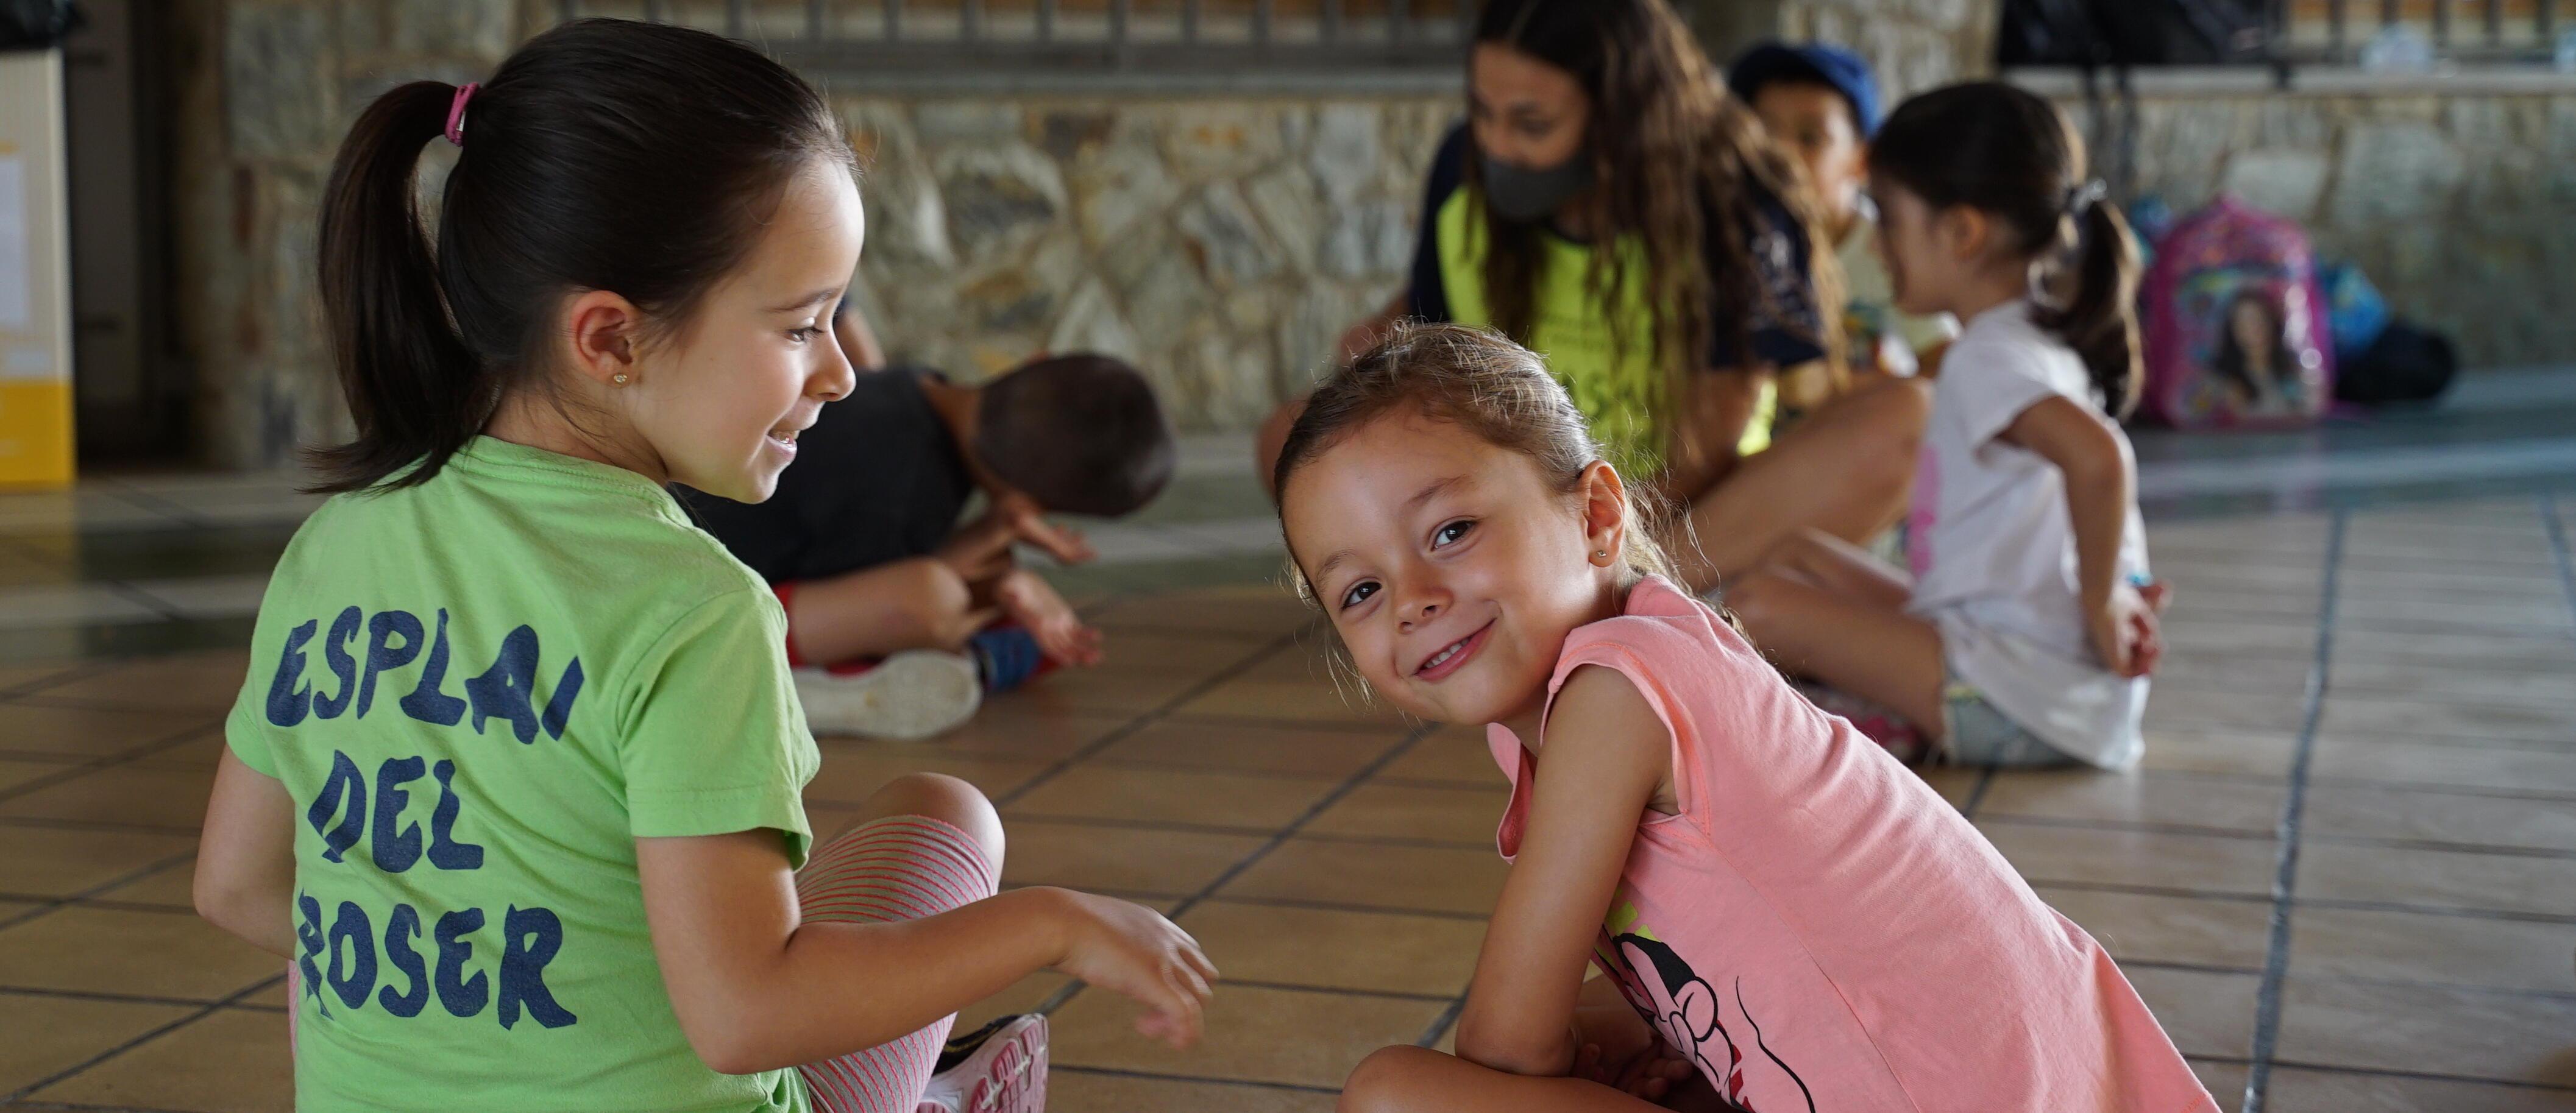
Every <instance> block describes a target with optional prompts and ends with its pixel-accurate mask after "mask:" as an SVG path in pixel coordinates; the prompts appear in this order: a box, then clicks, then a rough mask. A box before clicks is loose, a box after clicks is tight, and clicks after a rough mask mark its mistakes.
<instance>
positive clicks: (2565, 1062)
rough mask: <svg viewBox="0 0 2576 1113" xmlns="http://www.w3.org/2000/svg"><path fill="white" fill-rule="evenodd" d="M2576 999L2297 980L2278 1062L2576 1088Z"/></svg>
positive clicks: (2287, 992)
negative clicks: (2572, 1037) (2574, 1043)
mask: <svg viewBox="0 0 2576 1113" xmlns="http://www.w3.org/2000/svg"><path fill="white" fill-rule="evenodd" d="M2569 1032H2576V997H2535V996H2523V995H2516V994H2508V993H2496V992H2493V991H2490V990H2481V989H2454V988H2445V987H2440V986H2387V985H2367V984H2362V983H2357V982H2332V981H2317V980H2315V979H2310V978H2301V977H2297V976H2292V977H2290V978H2288V979H2286V980H2284V981H2283V983H2282V989H2281V1040H2280V1045H2279V1048H2278V1050H2277V1051H2276V1052H2275V1057H2276V1058H2278V1059H2280V1060H2282V1061H2286V1062H2294V1063H2302V1064H2307V1065H2311V1066H2326V1067H2353V1068H2359V1069H2362V1070H2387V1069H2391V1068H2392V1067H2394V1068H2396V1069H2401V1070H2409V1071H2421V1072H2424V1073H2428V1074H2430V1073H2440V1074H2447V1075H2457V1076H2459V1077H2463V1078H2486V1079H2495V1080H2498V1081H2505V1082H2539V1083H2546V1084H2548V1085H2553V1086H2569V1087H2576V1053H2570V1052H2569V1051H2568V1038H2567V1034H2568V1033H2569Z"/></svg>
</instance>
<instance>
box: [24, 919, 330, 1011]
mask: <svg viewBox="0 0 2576 1113" xmlns="http://www.w3.org/2000/svg"><path fill="white" fill-rule="evenodd" d="M285 968H286V963H285V962H284V961H283V960H281V959H279V958H277V956H275V955H271V954H269V953H267V952H265V951H262V950H260V949H258V948H256V947H253V946H251V945H250V944H248V943H244V942H242V941H241V940H238V939H235V938H233V937H232V936H230V935H226V934H224V932H223V931H222V929H219V928H217V927H215V926H214V925H213V924H209V923H207V922H205V921H204V920H201V919H198V918H197V917H196V916H194V915H189V914H185V913H177V912H129V911H125V910H123V909H114V908H80V907H70V908H59V909H56V910H54V911H52V912H48V913H46V914H44V915H42V916H38V917H36V918H35V919H32V920H28V921H25V922H23V923H20V924H17V925H15V926H12V927H9V928H7V929H5V930H0V985H13V986H26V987H28V988H30V989H67V990H84V991H88V992H94V993H128V994H135V995H138V996H146V997H181V998H187V999H189V1000H204V1001H212V1000H216V999H218V998H221V997H224V996H226V995H228V994H231V993H235V992H238V991H239V990H241V989H242V988H243V987H245V986H248V985H252V984H254V983H256V982H258V981H259V980H260V979H262V978H269V977H274V976H276V975H278V974H279V973H282V972H283V971H284V970H285Z"/></svg>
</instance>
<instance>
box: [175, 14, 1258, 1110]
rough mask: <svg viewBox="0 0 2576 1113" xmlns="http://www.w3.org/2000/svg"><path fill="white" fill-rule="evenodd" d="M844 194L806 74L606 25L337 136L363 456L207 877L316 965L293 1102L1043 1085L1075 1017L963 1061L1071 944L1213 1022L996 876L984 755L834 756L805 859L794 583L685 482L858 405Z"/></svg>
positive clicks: (1111, 978) (389, 106)
mask: <svg viewBox="0 0 2576 1113" xmlns="http://www.w3.org/2000/svg"><path fill="white" fill-rule="evenodd" d="M441 138H444V139H445V140H446V141H447V142H449V143H452V144H455V145H456V146H457V147H458V148H460V150H459V151H458V152H457V156H456V164H455V168H454V169H453V170H452V171H450V172H449V174H448V176H447V180H446V186H445V190H444V193H443V195H442V196H441V197H440V199H439V201H438V207H439V211H438V220H437V224H436V227H437V236H436V239H435V241H434V242H433V241H432V240H431V239H430V238H429V237H428V236H427V235H426V234H425V232H424V225H423V221H422V220H421V215H422V214H421V213H420V212H419V211H418V205H417V203H416V201H415V188H414V187H415V175H416V163H417V162H418V161H419V157H420V152H421V150H422V148H423V147H424V146H426V145H428V144H429V143H431V142H432V141H434V140H438V139H441ZM855 177H856V175H855V169H854V159H853V157H852V154H851V150H850V147H849V145H848V142H847V141H846V140H845V139H844V137H843V131H842V128H841V125H840V123H839V122H838V121H837V120H835V119H834V117H833V115H832V113H831V111H830V110H829V109H828V108H827V107H826V105H825V104H824V102H823V100H822V99H821V98H820V97H819V96H818V95H817V94H816V93H815V91H814V90H813V89H812V88H811V87H809V86H807V85H806V84H805V83H804V82H802V81H800V80H798V79H797V78H796V77H795V76H794V75H793V74H791V73H789V72H788V71H787V70H785V69H784V68H782V67H780V66H778V65H777V64H776V63H774V62H771V61H770V60H768V59H767V58H766V57H764V56H763V55H761V54H760V53H758V52H756V51H754V50H751V49H749V48H747V47H744V46H742V45H740V44H737V43H733V42H729V41H727V40H724V39H720V38H717V37H715V36H713V35H708V34H704V33H702V32H697V31H691V30H686V29H683V28H677V27H669V26H661V25H655V24H646V23H633V22H623V21H614V20H583V21H577V22H573V23H568V24H566V25H564V26H562V27H559V28H557V29H555V30H553V31H550V32H548V33H546V34H544V35H541V36H539V37H538V38H536V39H535V40H533V41H531V42H529V43H528V44H527V45H526V46H524V47H522V48H521V49H520V50H519V51H518V52H517V53H515V54H513V55H512V56H511V57H510V59H509V60H508V61H507V62H505V63H504V64H503V65H502V66H501V68H500V70H499V71H498V72H497V73H495V74H494V75H493V76H492V77H491V79H490V80H489V81H488V82H484V83H480V84H468V85H465V86H463V87H461V88H460V87H451V86H449V85H447V84H445V83H443V82H435V81H416V82H412V83H410V84H406V85H402V86H399V87H397V88H395V89H393V90H391V91H389V92H387V93H385V94H384V95H382V96H380V97H378V98H377V99H376V100H375V102H374V103H373V104H371V105H369V106H368V107H367V109H366V111H365V112H364V113H363V114H362V115H361V116H360V117H359V119H358V121H357V123H356V125H355V126H354V128H353V129H352V130H351V132H350V134H349V137H348V139H347V141H346V142H345V143H344V144H343V145H342V147H341V149H340V152H339V156H338V159H337V161H336V162H335V164H334V166H333V168H332V174H331V179H330V184H329V186H328V189H327V192H326V195H325V200H324V203H323V212H322V220H321V238H320V250H319V255H320V261H321V284H320V290H321V294H322V300H323V307H324V309H325V315H326V319H327V322H328V325H329V328H330V337H331V343H332V350H333V352H334V355H335V362H336V363H337V365H338V371H339V376H340V381H341V386H342V390H343V392H344V394H345V396H346V398H347V401H348V405H349V411H350V415H351V417H352V418H353V419H354V421H355V426H356V436H355V437H354V438H353V439H352V440H350V441H349V442H348V443H346V444H343V445H339V446H337V447H333V448H329V449H325V450H322V451H320V452H317V453H316V454H315V456H314V462H315V464H316V465H317V467H318V470H319V472H320V475H321V479H320V481H319V483H318V485H317V487H318V489H319V490H323V491H328V492H332V493H333V494H334V497H333V498H332V499H330V500H329V501H328V502H327V503H326V504H324V505H323V506H322V507H321V508H320V509H319V510H317V511H316V512H315V513H314V515H313V516H312V518H311V519H310V520H308V521H307V522H306V523H305V525H304V526H303V527H302V528H301V529H300V530H299V531H298V533H297V535H296V537H295V540H294V541H293V543H292V544H290V545H289V547H288V549H287V551H286V553H285V555H284V556H283V557H282V558H281V559H280V562H279V565H278V568H277V572H276V574H275V577H274V579H273V581H272V582H271V584H270V586H269V590H268V593H267V595H266V596H265V598H264V599H263V601H262V604H261V609H260V616H259V621H258V625H257V628H256V630H255V632H254V634H253V637H252V644H251V657H252V661H253V664H252V667H251V674H250V676H249V678H248V680H247V681H246V682H245V684H244V685H243V689H242V693H241V698H240V699H239V701H238V702H237V703H236V704H235V707H234V710H233V712H232V715H231V717H230V719H229V720H228V722H227V724H226V739H227V742H228V746H227V750H226V753H225V756H224V757H223V759H222V764H221V767H220V769H219V771H218V772H217V774H216V780H215V789H214V796H213V800H212V802H211V804H210V805H209V807H208V810H207V815H206V821H205V834H204V842H203V846H202V848H201V851H200V857H199V858H198V864H197V874H196V904H197V907H198V909H199V910H200V911H201V912H202V913H203V914H204V915H205V916H206V918H207V919H209V920H211V921H213V922H214V923H216V924H217V925H219V926H221V927H223V928H224V929H225V930H227V931H230V932H232V933H233V934H235V935H238V936H240V937H242V938H243V939H246V940H248V941H250V942H251V943H253V944H255V945H257V946H260V947H262V948H265V949H267V950H269V951H272V952H274V953H276V954H278V955H280V956H282V957H284V958H286V959H287V960H288V961H289V962H290V964H291V965H290V966H289V974H288V978H289V982H290V985H291V987H292V988H291V991H290V992H291V993H292V994H293V1002H294V1003H293V1008H292V1011H291V1013H290V1018H291V1023H292V1025H293V1031H294V1036H295V1047H296V1065H295V1069H296V1100H297V1105H298V1106H299V1107H300V1108H304V1109H308V1110H309V1109H361V1108H362V1109H428V1110H447V1109H474V1110H527V1111H538V1110H544V1111H562V1110H603V1111H605V1110H619V1111H631V1110H655V1109H661V1110H683V1109H685V1110H745V1111H748V1110H809V1109H821V1110H872V1111H873V1110H900V1111H903V1113H912V1111H913V1110H915V1109H916V1108H918V1107H920V1106H922V1105H923V1104H925V1103H927V1104H928V1105H930V1106H932V1107H935V1108H947V1109H959V1108H972V1109H976V1110H986V1109H992V1110H1021V1109H1035V1108H1037V1107H1038V1106H1039V1104H1040V1103H1041V1102H1042V1101H1043V1089H1044V1079H1045V1046H1046V1045H1045V1024H1044V1021H1043V1019H1042V1018H1039V1017H1034V1016H1030V1017H1015V1018H1005V1020H1003V1021H1001V1022H997V1024H996V1026H994V1027H993V1028H991V1029H988V1030H987V1031H986V1032H982V1033H978V1034H977V1035H976V1036H973V1037H968V1038H966V1039H965V1040H963V1041H948V1046H947V1048H946V1050H945V1052H944V1053H943V1048H942V1041H943V1039H944V1038H945V1037H946V1036H947V1035H948V1029H949V1027H950V1025H951V1022H952V1020H953V1014H955V1013H956V1012H957V1011H958V1010H959V1009H960V1008H963V1007H965V1006H967V1005H969V1004H971V1003H973V1002H976V1001H978V1000H982V999H984V998H987V997H990V996H992V995H993V994H995V993H996V992H998V991H1000V990H1002V989H1004V988H1005V987H1008V986H1010V985H1012V984H1013V983H1015V982H1018V981H1019V980H1020V979H1022V978H1024V977H1026V976H1027V975H1029V974H1031V973H1033V972H1035V971H1038V970H1041V969H1047V968H1052V969H1056V970H1060V971H1063V972H1065V973H1067V974H1070V975H1072V976H1074V977H1076V978H1079V979H1081V980H1083V981H1086V982H1089V983H1091V984H1093V985H1096V986H1102V987H1106V988H1109V989H1112V990H1115V991H1118V992H1120V993H1123V994H1126V995H1128V996H1130V997H1133V998H1136V999H1137V1000H1139V1001H1141V1002H1143V1003H1144V1004H1145V1006H1146V1008H1147V1011H1146V1013H1145V1015H1144V1018H1143V1019H1142V1020H1141V1021H1140V1022H1139V1024H1138V1027H1139V1028H1140V1029H1141V1030H1142V1031H1144V1032H1145V1033H1146V1034H1147V1035H1149V1036H1154V1037H1158V1038H1161V1039H1163V1040H1166V1041H1168V1042H1170V1043H1172V1044H1173V1045H1175V1046H1181V1045H1187V1044H1189V1043H1190V1042H1192V1041H1193V1040H1194V1039H1195V1038H1196V1037H1197V1036H1198V1034H1199V1028H1200V1021H1201V1014H1202V1009H1203V1005H1204V1002H1205V1000H1206V998H1207V995H1208V984H1209V982H1210V980H1212V979H1213V978H1214V977H1215V976H1216V972H1215V970H1214V968H1213V967H1211V966H1210V965H1209V964H1208V961H1207V959H1206V958H1205V957H1204V956H1203V955H1202V954H1201V953H1200V951H1199V948H1198V945H1197V944H1196V943H1195V942H1193V941H1192V940H1191V939H1190V937H1189V936H1188V935H1187V934H1185V933H1183V932H1182V931H1181V930H1180V929H1178V928H1176V927H1174V926H1173V925H1172V924H1171V923H1170V922H1169V921H1167V920H1165V919H1164V918H1163V917H1162V916H1160V915H1158V914H1156V913H1155V912H1153V911H1151V910H1149V909H1145V908H1142V907H1139V906H1137V905H1134V904H1130V903H1127V902H1125V901H1118V900H1111V899H1108V898H1104V897H1098V896H1092V895H1087V894H1083V893H1076V892H1071V891H1068V890H1064V889H1056V888H1025V889H1015V890H1013V891H1011V892H1008V893H1001V894H999V895H996V889H997V887H998V879H999V876H1000V869H1001V862H1002V849H1003V847H1002V827H1001V823H1000V821H999V819H998V818H997V817H996V816H995V814H994V810H993V806H992V805H991V804H990V803H989V802H987V801H986V800H985V799H984V797H983V796H982V795H981V794H979V793H978V792H977V791H976V790H975V789H974V788H972V787H970V786H968V785H967V784H965V783H964V782H962V781H959V780H956V779H953V778H948V777H939V776H928V775H913V776H906V777H900V778H897V779H896V780H894V781H893V782H892V783H890V784H886V785H883V786H882V787H877V788H875V790H874V791H873V792H869V791H866V790H867V789H868V787H869V783H868V782H865V781H860V782H856V783H851V784H850V785H849V787H848V789H846V790H843V791H838V792H835V791H832V790H831V789H830V788H829V787H828V782H829V781H831V780H833V779H835V778H830V777H827V778H826V782H827V783H826V785H825V786H821V788H820V791H819V793H818V794H819V795H821V796H823V797H825V798H827V799H828V798H830V797H833V796H839V797H841V798H843V799H845V800H847V801H848V802H847V803H845V804H840V805H837V807H836V810H838V811H841V812H843V813H845V818H849V819H853V820H855V821H856V822H855V823H854V824H853V825H852V826H851V827H850V829H849V830H847V831H846V832H845V833H843V834H841V835H839V836H838V837H836V838H833V839H829V840H824V841H822V842H821V843H820V844H819V845H818V844H817V843H816V841H815V840H814V839H813V838H812V834H811V832H812V828H811V827H810V826H809V823H808V820H807V817H806V813H805V809H804V806H803V796H802V793H803V790H804V788H805V786H806V783H807V782H808V781H809V780H812V779H813V778H814V777H815V774H816V772H817V769H818V766H819V765H820V760H819V757H818V754H817V750H816V747H815V744H814V741H813V738H812V737H811V736H810V735H809V734H808V733H807V731H806V727H805V722H804V717H803V715H802V713H801V711H800V710H799V708H798V705H797V703H796V697H795V689H794V686H793V684H792V683H791V682H790V680H789V674H788V666H787V662H786V660H785V642H784V633H785V621H784V617H783V615H782V614H781V613H780V610H779V605H778V602H777V600H776V599H775V597H773V596H772V595H771V594H770V593H769V592H768V590H767V589H766V588H765V587H763V585H762V584H761V582H760V581H759V580H758V579H757V578H756V577H755V576H753V574H752V573H751V571H750V570H749V569H747V568H745V567H743V566H742V565H741V564H740V563H739V562H737V561H735V560H733V559H732V558H731V557H730V556H728V555H726V553H725V552H724V550H723V548H722V547H721V546H719V545H718V544H717V543H716V542H715V540H714V539H713V538H711V537H709V536H707V535H706V534H705V533H703V532H701V531H699V530H698V529H696V528H695V527H694V526H692V525H691V524H690V522H689V520H688V518H687V517H686V515H685V514H684V513H683V512H682V511H681V509H680V507H679V505H678V504H677V503H676V502H675V501H674V500H673V499H672V497H671V495H670V493H669V491H668V490H667V489H666V485H667V484H670V483H685V484H687V485H689V486H691V487H694V488H696V489H698V490H700V491H705V492H708V493H711V494H715V495H720V496H723V497H726V498H732V499H737V500H741V501H746V502H749V501H758V500H760V499H763V498H766V497H768V496H769V494H770V492H771V491H772V489H773V488H774V486H775V484H776V482H777V479H778V475H779V473H780V471H782V470H783V469H785V468H786V467H787V466H788V464H789V463H790V462H791V461H793V460H794V459H795V455H796V435H797V433H798V432H799V431H800V430H802V429H804V428H805V427H807V426H809V425H811V424H812V423H813V422H814V419H815V416H816V414H817V412H818V411H819V409H820V407H821V406H822V405H823V404H825V403H827V402H830V401H832V400H834V399H836V398H839V397H840V396H842V395H843V394H844V393H846V392H848V391H849V390H850V389H851V385H852V382H853V380H852V372H851V368H850V365H849V363H848V362H847V360H846V359H845V358H844V357H843V355H842V352H841V349H840V346H839V345H837V344H835V343H833V342H832V335H831V331H830V324H831V316H832V308H833V306H834V304H835V303H836V302H838V301H839V300H840V299H841V297H842V295H843V291H844V287H845V286H846V285H847V284H848V282H849V276H850V275H851V273H852V271H853V270H854V269H855V267H856V264H857V261H858V254H859V247H860V241H861V239H862V236H863V231H864V223H865V218H864V216H863V214H862V211H861V207H860V202H859V195H858V191H857V188H856V182H855ZM809 850H810V854H809Z"/></svg>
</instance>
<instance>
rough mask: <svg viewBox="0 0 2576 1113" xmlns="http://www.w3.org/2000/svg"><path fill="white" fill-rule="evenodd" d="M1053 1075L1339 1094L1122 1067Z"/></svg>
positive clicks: (1052, 1069) (1053, 1068)
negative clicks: (1101, 1076) (1089, 1075)
mask: <svg viewBox="0 0 2576 1113" xmlns="http://www.w3.org/2000/svg"><path fill="white" fill-rule="evenodd" d="M1047 1071H1048V1072H1049V1073H1052V1074H1097V1075H1104V1076H1107V1077H1110V1078H1141V1079H1145V1080H1147V1081H1152V1082H1197V1083H1202V1084H1206V1085H1211V1086H1246V1087H1250V1088H1252V1089H1256V1090H1285V1091H1288V1092H1290V1093H1296V1094H1338V1093H1340V1092H1341V1091H1340V1090H1337V1089H1328V1088H1326V1087H1322V1086H1307V1085H1302V1084H1299V1083H1295V1082H1268V1081H1264V1080H1261V1079H1257V1078H1210V1077H1208V1076H1206V1075H1198V1074H1161V1073H1157V1072H1154V1071H1143V1070H1127V1069H1124V1068H1121V1067H1077V1066H1070V1065H1065V1066H1058V1065H1054V1064H1049V1065H1048V1066H1047Z"/></svg>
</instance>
